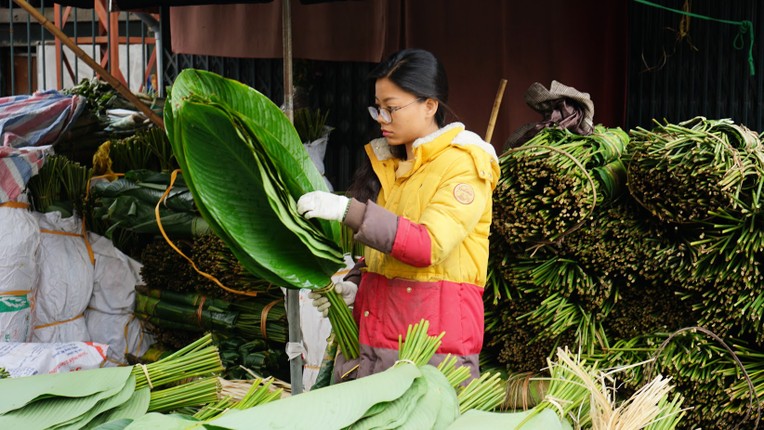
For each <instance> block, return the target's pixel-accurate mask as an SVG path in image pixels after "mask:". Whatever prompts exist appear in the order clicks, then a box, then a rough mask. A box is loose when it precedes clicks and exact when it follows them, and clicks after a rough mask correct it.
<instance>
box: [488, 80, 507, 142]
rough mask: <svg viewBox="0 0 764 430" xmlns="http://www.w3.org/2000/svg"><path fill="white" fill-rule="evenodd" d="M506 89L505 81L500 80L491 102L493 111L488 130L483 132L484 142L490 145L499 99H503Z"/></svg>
mask: <svg viewBox="0 0 764 430" xmlns="http://www.w3.org/2000/svg"><path fill="white" fill-rule="evenodd" d="M506 87H507V80H506V79H502V80H501V81H500V82H499V90H498V91H497V92H496V98H495V99H494V100H493V109H492V110H491V118H490V119H489V120H488V129H487V130H486V132H485V139H484V140H485V141H486V142H488V143H491V138H492V137H493V129H494V127H495V126H496V117H497V116H498V115H499V108H500V107H501V99H502V98H504V89H505V88H506Z"/></svg>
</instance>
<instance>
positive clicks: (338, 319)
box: [325, 288, 360, 359]
mask: <svg viewBox="0 0 764 430" xmlns="http://www.w3.org/2000/svg"><path fill="white" fill-rule="evenodd" d="M325 295H326V298H327V299H329V303H331V307H330V308H329V322H330V323H331V325H332V330H333V331H334V333H335V335H336V339H337V346H338V348H339V349H340V352H342V355H343V356H344V357H345V358H347V359H353V358H356V357H358V355H359V354H360V345H359V344H358V325H357V324H356V323H355V320H354V319H353V314H352V313H351V312H350V308H348V305H347V304H346V303H345V300H343V299H342V296H340V295H339V294H338V293H337V291H335V289H334V288H330V289H329V291H327V292H326V293H325ZM332 309H334V311H332Z"/></svg>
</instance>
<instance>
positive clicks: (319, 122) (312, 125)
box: [294, 108, 329, 143]
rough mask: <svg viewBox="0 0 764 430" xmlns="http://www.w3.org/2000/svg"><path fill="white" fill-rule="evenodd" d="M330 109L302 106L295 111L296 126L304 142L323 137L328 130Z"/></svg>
mask: <svg viewBox="0 0 764 430" xmlns="http://www.w3.org/2000/svg"><path fill="white" fill-rule="evenodd" d="M328 118H329V111H325V112H321V109H311V108H300V109H296V110H295V111H294V128H295V130H297V134H298V135H299V136H300V140H302V142H303V143H304V142H311V141H314V140H316V139H319V138H321V137H322V136H323V135H324V133H325V132H326V129H325V127H326V120H327V119H328Z"/></svg>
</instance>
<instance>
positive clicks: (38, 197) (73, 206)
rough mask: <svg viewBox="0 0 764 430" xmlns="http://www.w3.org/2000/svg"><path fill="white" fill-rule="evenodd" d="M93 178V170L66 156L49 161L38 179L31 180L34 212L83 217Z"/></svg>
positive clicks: (38, 175)
mask: <svg viewBox="0 0 764 430" xmlns="http://www.w3.org/2000/svg"><path fill="white" fill-rule="evenodd" d="M90 174H91V169H88V168H87V167H85V166H83V165H81V164H80V163H77V162H75V161H71V160H70V159H69V158H67V157H65V156H63V155H51V156H48V157H46V158H45V161H44V163H43V165H42V167H40V170H39V172H38V173H37V175H35V176H33V177H32V178H31V179H30V180H29V191H30V194H31V197H32V203H33V204H34V207H35V209H36V210H37V211H38V212H51V211H59V212H62V213H63V214H64V215H65V216H71V215H73V214H75V213H76V214H79V215H82V214H83V213H84V204H85V203H84V200H85V194H86V191H87V187H88V181H89V179H90Z"/></svg>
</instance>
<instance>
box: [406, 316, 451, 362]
mask: <svg viewBox="0 0 764 430" xmlns="http://www.w3.org/2000/svg"><path fill="white" fill-rule="evenodd" d="M429 328H430V322H429V321H427V320H424V319H423V320H420V321H419V322H418V323H416V324H413V325H409V326H408V329H407V330H406V336H405V337H404V336H403V335H398V360H405V361H411V362H413V363H414V364H416V365H417V366H424V365H425V364H427V362H428V361H430V359H431V358H432V357H433V355H435V351H437V350H438V348H440V344H441V339H443V336H445V335H446V332H441V333H440V334H439V335H437V336H430V335H428V334H427V329H429ZM404 339H405V340H404Z"/></svg>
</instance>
